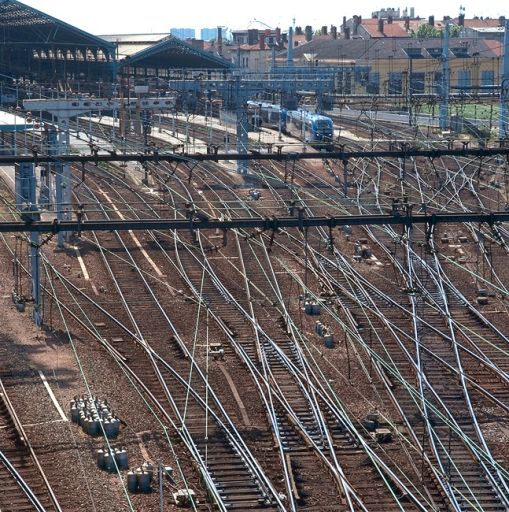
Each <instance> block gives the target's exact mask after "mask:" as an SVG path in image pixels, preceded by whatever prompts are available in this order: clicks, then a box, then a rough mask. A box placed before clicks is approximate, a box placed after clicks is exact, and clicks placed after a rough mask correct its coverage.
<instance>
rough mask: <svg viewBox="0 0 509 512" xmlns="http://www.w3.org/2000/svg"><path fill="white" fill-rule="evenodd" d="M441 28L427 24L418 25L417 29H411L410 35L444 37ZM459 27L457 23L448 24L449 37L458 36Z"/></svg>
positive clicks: (430, 37) (427, 37)
mask: <svg viewBox="0 0 509 512" xmlns="http://www.w3.org/2000/svg"><path fill="white" fill-rule="evenodd" d="M444 31H445V29H443V28H436V27H433V26H431V25H428V24H423V25H419V28H418V29H417V31H414V30H412V37H415V38H417V39H432V38H439V37H444ZM460 33H461V27H460V26H459V25H449V37H459V36H460Z"/></svg>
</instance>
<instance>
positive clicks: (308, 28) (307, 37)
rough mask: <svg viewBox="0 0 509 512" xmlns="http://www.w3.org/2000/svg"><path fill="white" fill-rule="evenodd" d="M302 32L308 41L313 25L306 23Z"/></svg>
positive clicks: (311, 37) (310, 37)
mask: <svg viewBox="0 0 509 512" xmlns="http://www.w3.org/2000/svg"><path fill="white" fill-rule="evenodd" d="M304 34H305V35H306V41H307V42H308V43H309V41H311V40H312V39H313V27H312V26H311V25H306V28H305V29H304Z"/></svg>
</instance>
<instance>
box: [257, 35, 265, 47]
mask: <svg viewBox="0 0 509 512" xmlns="http://www.w3.org/2000/svg"><path fill="white" fill-rule="evenodd" d="M258 45H259V47H260V50H265V34H260V39H259V41H258Z"/></svg>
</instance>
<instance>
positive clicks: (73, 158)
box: [0, 145, 509, 165]
mask: <svg viewBox="0 0 509 512" xmlns="http://www.w3.org/2000/svg"><path fill="white" fill-rule="evenodd" d="M497 155H509V148H508V147H504V146H501V147H486V148H480V147H468V148H465V147H462V148H461V149H460V148H453V147H452V145H451V147H448V148H443V149H421V148H413V147H407V148H406V149H405V150H379V151H372V150H366V151H365V150H355V151H329V152H316V153H308V152H306V153H256V154H246V155H239V154H238V153H218V154H212V155H211V154H208V155H207V154H201V153H198V154H192V155H189V154H187V153H184V154H180V153H159V152H155V153H152V154H149V155H146V154H143V153H122V154H120V153H116V152H115V151H111V152H110V153H108V154H107V153H103V154H91V155H83V154H80V155H77V154H59V155H39V154H37V155H18V156H14V155H0V165H14V164H16V163H23V162H31V163H34V162H38V163H47V162H55V161H59V162H74V163H78V162H80V163H90V164H97V163H99V162H141V163H143V162H154V163H158V162H190V161H192V162H207V161H209V162H217V161H222V160H255V161H263V160H274V161H279V162H285V161H294V160H295V161H296V160H324V159H328V160H341V161H343V160H350V159H353V158H395V159H396V158H410V157H423V158H440V157H442V156H455V157H467V156H470V157H477V158H489V157H492V156H497Z"/></svg>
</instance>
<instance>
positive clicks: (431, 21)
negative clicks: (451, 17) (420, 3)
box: [428, 16, 435, 27]
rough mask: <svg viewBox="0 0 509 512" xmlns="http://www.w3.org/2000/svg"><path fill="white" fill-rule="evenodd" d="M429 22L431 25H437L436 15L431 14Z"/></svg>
mask: <svg viewBox="0 0 509 512" xmlns="http://www.w3.org/2000/svg"><path fill="white" fill-rule="evenodd" d="M428 24H429V25H430V26H431V27H434V26H435V16H430V17H429V18H428Z"/></svg>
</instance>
